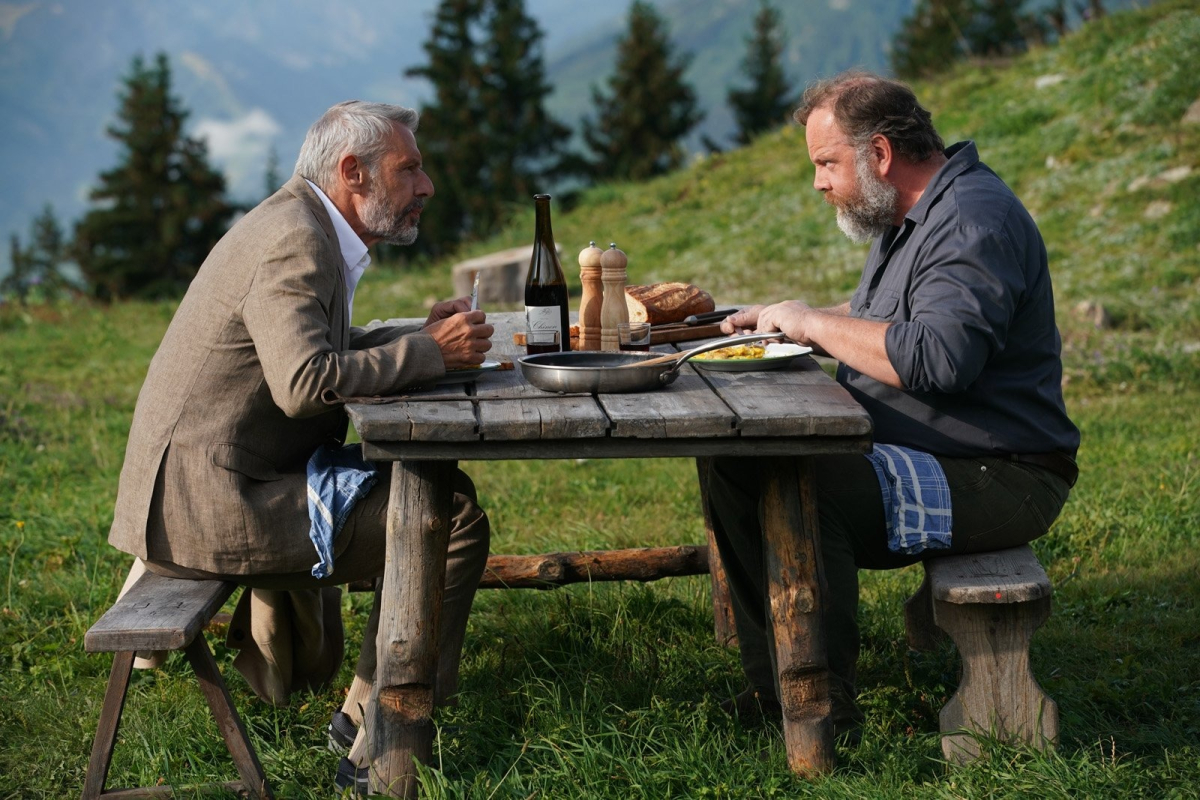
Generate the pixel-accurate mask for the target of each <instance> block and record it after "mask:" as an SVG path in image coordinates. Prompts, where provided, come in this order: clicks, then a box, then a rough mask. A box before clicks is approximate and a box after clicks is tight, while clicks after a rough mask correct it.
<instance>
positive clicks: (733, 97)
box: [729, 0, 795, 144]
mask: <svg viewBox="0 0 1200 800" xmlns="http://www.w3.org/2000/svg"><path fill="white" fill-rule="evenodd" d="M786 46H787V40H786V33H785V32H784V30H783V28H782V19H781V17H780V15H779V10H778V9H776V8H774V7H772V6H771V5H770V4H769V3H768V2H767V0H762V3H761V5H760V6H759V9H758V15H757V16H755V18H754V34H753V36H751V37H750V38H749V39H747V40H746V47H747V51H746V57H745V58H744V59H743V60H742V72H743V74H745V76H746V77H747V78H748V79H749V80H750V88H749V89H730V90H729V105H730V106H731V107H732V108H733V117H734V119H735V120H736V121H737V126H738V132H737V135H736V136H735V137H734V138H735V139H736V141H737V142H738V144H749V143H750V141H751V140H752V139H753V138H754V137H755V136H756V135H757V134H759V133H762V132H763V131H767V130H770V129H772V128H776V127H778V126H779V125H781V124H783V123H784V122H785V121H786V119H787V113H788V111H789V110H791V107H792V105H794V104H795V99H794V98H793V97H792V94H791V92H792V89H791V86H790V85H789V83H788V80H787V76H786V75H785V74H784V72H783V61H782V57H783V51H784V48H785V47H786Z"/></svg>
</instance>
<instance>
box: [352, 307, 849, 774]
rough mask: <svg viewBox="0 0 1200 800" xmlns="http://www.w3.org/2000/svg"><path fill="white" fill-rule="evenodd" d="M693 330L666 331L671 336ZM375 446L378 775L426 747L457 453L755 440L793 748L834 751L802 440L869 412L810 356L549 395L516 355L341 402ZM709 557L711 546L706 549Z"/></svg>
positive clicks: (840, 438) (711, 446) (670, 451)
mask: <svg viewBox="0 0 1200 800" xmlns="http://www.w3.org/2000/svg"><path fill="white" fill-rule="evenodd" d="M488 321H489V322H491V323H492V324H494V325H495V326H496V334H495V336H494V337H493V340H492V341H493V347H494V350H493V354H496V355H500V356H505V357H507V358H510V359H513V360H514V361H515V359H516V358H518V357H519V356H521V355H523V354H524V349H523V348H518V347H517V346H516V345H514V344H513V333H514V332H516V331H518V330H521V329H523V328H524V315H523V314H521V313H519V312H518V313H500V314H490V315H489V317H488ZM688 346H692V345H691V344H682V345H663V346H660V347H657V348H655V349H657V350H662V351H663V352H671V351H673V350H675V349H678V348H686V347H688ZM347 411H348V412H349V415H350V419H351V422H352V423H353V424H354V427H355V429H356V430H357V432H358V435H359V437H360V438H361V439H362V442H363V453H364V456H365V457H366V458H368V459H374V460H391V461H395V462H397V463H396V464H395V466H394V469H393V471H392V484H391V495H390V501H389V508H388V520H387V530H388V543H387V563H386V566H385V571H384V580H383V589H382V592H383V597H382V608H383V609H384V612H383V614H382V615H381V618H380V623H379V639H378V648H379V655H378V671H377V674H376V679H375V686H374V691H373V694H372V699H371V704H372V708H371V709H369V710H368V714H367V720H366V721H365V722H364V724H367V725H369V728H368V733H369V735H370V742H371V746H370V758H371V763H372V769H371V789H372V791H375V792H385V793H390V794H391V795H392V796H397V797H399V796H413V795H415V793H416V789H417V783H416V769H415V767H414V764H413V759H414V758H417V759H419V760H420V761H421V762H422V763H426V764H428V763H430V762H431V760H432V755H433V752H432V743H433V724H432V721H431V716H432V713H433V680H434V674H435V672H436V663H437V644H436V642H437V635H436V631H437V626H438V616H439V609H440V607H441V599H442V591H443V588H444V582H445V563H446V547H447V542H448V537H449V514H450V501H451V491H450V477H451V475H452V471H453V468H454V463H455V462H456V461H458V460H460V459H461V460H476V461H479V460H510V459H560V458H662V457H689V458H708V457H714V456H731V455H738V456H756V457H759V458H762V459H765V460H767V461H769V462H770V468H769V469H767V470H764V474H766V475H769V476H770V477H769V478H768V482H767V485H766V486H765V487H764V488H765V494H764V497H765V499H764V503H765V534H766V547H767V564H768V573H769V574H768V577H769V581H770V587H771V588H770V595H771V596H770V608H771V614H772V621H773V624H774V630H775V637H776V642H775V646H776V656H777V662H778V669H779V676H780V687H781V694H782V701H783V713H784V723H783V727H784V736H785V740H786V744H787V753H788V763H789V764H790V765H791V767H792V769H793V770H794V771H796V772H798V773H805V774H807V773H823V772H827V771H829V770H830V769H832V767H833V763H834V756H833V732H832V725H831V722H830V701H829V676H828V669H827V660H826V653H825V635H824V629H823V625H822V623H821V614H822V606H823V603H824V602H825V600H824V596H825V591H824V589H825V585H824V576H823V573H822V569H821V561H820V558H819V557H818V554H819V552H820V543H819V541H818V536H817V528H816V519H817V515H816V509H815V504H816V497H815V493H814V490H813V476H812V473H811V470H810V467H809V459H808V458H807V457H808V456H813V455H818V454H826V453H847V452H855V453H858V452H865V451H867V450H869V449H870V446H871V430H872V428H871V421H870V418H869V417H868V416H867V414H866V412H865V411H864V410H863V409H862V407H861V406H859V405H858V404H857V403H855V402H854V401H853V400H852V399H851V397H850V395H849V394H848V393H847V392H846V391H845V390H844V389H843V388H842V387H841V386H839V385H838V384H837V383H836V382H835V381H834V380H832V379H831V378H830V377H829V376H828V375H826V374H825V372H824V371H823V370H822V369H821V367H820V366H819V365H818V364H817V363H816V362H815V361H814V360H813V359H812V358H810V357H801V358H799V359H797V360H796V361H795V362H793V363H792V364H791V365H789V366H788V367H786V368H784V369H776V370H764V371H756V372H712V371H701V370H698V369H696V368H693V367H691V366H686V365H685V367H684V368H683V369H682V370H681V374H680V376H679V377H678V378H677V379H676V381H675V382H674V383H672V384H671V385H669V386H667V387H665V388H662V389H658V390H655V391H652V392H645V393H637V394H611V395H604V394H601V395H555V394H549V393H546V392H543V391H541V390H539V389H536V388H534V387H533V386H531V385H530V384H529V383H527V382H526V381H525V380H524V378H523V377H522V375H521V372H520V369H519V367H516V368H514V369H513V370H500V371H495V372H490V373H487V374H486V375H485V376H483V377H481V379H480V380H478V381H477V382H475V383H474V384H459V385H442V386H438V387H435V388H432V389H428V390H422V391H415V392H412V393H410V394H407V395H404V396H403V397H400V398H388V399H387V402H370V401H364V402H352V403H348V404H347ZM713 557H714V558H715V554H713Z"/></svg>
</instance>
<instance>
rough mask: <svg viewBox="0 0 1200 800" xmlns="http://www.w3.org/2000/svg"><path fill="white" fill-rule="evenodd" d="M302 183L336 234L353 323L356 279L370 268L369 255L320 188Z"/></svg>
mask: <svg viewBox="0 0 1200 800" xmlns="http://www.w3.org/2000/svg"><path fill="white" fill-rule="evenodd" d="M304 181H305V183H307V184H308V185H309V186H311V187H312V190H313V191H314V192H316V193H317V197H319V198H321V202H322V203H324V204H325V210H326V211H328V212H329V218H330V219H331V220H333V231H334V233H336V234H337V239H338V245H339V247H341V250H342V262H343V264H342V276H343V278H344V279H345V281H346V319H347V320H349V321H353V319H354V290H355V288H357V287H358V279H359V278H361V277H362V274H363V273H364V272H366V271H367V267H369V266H371V254H370V252H369V251H368V250H367V246H366V245H365V244H363V240H362V239H360V238H358V234H357V233H355V232H354V229H353V228H351V227H350V223H349V222H346V218H345V217H343V216H342V212H341V211H338V207H337V206H335V205H334V204H333V201H332V200H330V199H329V198H328V197H326V196H325V193H324V192H323V191H321V187H320V186H317V185H316V184H315V183H313V182H312V181H310V180H309V179H308V178H305V179H304Z"/></svg>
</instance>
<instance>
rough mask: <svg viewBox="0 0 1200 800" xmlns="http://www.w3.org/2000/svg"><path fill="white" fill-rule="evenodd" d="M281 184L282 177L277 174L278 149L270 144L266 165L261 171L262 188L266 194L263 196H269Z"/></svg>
mask: <svg viewBox="0 0 1200 800" xmlns="http://www.w3.org/2000/svg"><path fill="white" fill-rule="evenodd" d="M281 186H283V178H282V177H281V176H280V174H279V151H278V150H276V149H275V145H274V144H272V145H271V148H270V149H269V150H267V167H266V170H264V172H263V189H264V190H265V192H266V194H264V195H263V197H270V196H271V195H273V194H275V193H276V192H278V191H279V188H280V187H281Z"/></svg>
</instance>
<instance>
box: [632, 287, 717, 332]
mask: <svg viewBox="0 0 1200 800" xmlns="http://www.w3.org/2000/svg"><path fill="white" fill-rule="evenodd" d="M625 305H626V307H627V308H628V309H629V321H630V322H649V323H650V324H651V325H665V324H667V323H669V322H682V321H683V320H684V318H686V317H689V316H691V315H692V314H703V313H705V312H708V311H712V310H714V309H716V307H717V306H716V304H715V303H714V302H713V299H712V295H710V294H709V293H708V292H706V291H704V290H703V289H701V288H699V287H696V286H693V285H691V284H690V283H653V284H650V285H649V286H626V287H625Z"/></svg>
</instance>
